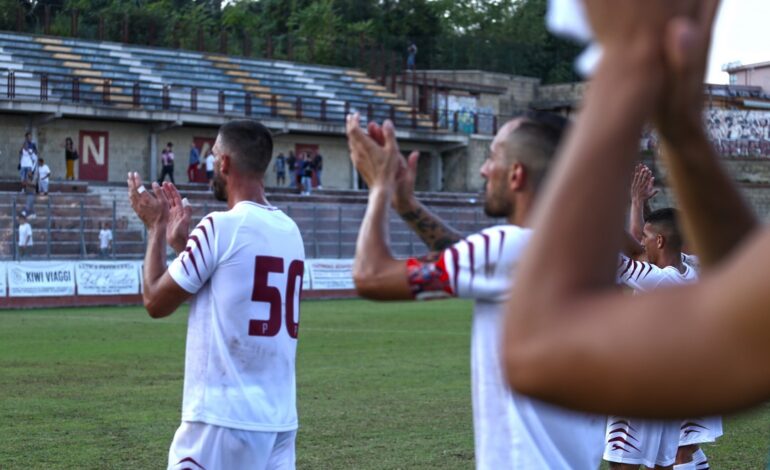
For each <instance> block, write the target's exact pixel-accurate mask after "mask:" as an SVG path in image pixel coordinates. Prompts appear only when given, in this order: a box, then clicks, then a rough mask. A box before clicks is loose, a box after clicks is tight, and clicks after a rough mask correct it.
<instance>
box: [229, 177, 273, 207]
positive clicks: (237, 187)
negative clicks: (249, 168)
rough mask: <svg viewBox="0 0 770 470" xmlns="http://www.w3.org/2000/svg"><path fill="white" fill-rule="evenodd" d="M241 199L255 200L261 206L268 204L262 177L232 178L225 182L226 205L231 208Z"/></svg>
mask: <svg viewBox="0 0 770 470" xmlns="http://www.w3.org/2000/svg"><path fill="white" fill-rule="evenodd" d="M243 201H249V202H256V203H257V204H261V205H263V206H269V205H270V203H269V202H268V201H267V197H266V196H265V183H264V180H262V179H255V178H253V177H252V178H247V179H244V178H233V179H232V180H230V181H228V183H227V207H228V209H232V208H233V207H235V205H236V204H238V203H239V202H243Z"/></svg>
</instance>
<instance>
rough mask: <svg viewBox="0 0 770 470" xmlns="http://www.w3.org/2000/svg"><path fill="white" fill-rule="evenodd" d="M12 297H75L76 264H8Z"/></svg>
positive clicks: (9, 286)
mask: <svg viewBox="0 0 770 470" xmlns="http://www.w3.org/2000/svg"><path fill="white" fill-rule="evenodd" d="M6 267H7V269H8V288H9V289H8V291H9V295H10V296H11V297H55V296H65V295H75V263H71V262H66V263H56V262H24V263H8V264H6Z"/></svg>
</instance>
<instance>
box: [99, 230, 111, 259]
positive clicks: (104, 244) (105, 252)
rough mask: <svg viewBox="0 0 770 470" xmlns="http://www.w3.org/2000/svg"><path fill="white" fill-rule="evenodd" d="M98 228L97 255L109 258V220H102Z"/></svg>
mask: <svg viewBox="0 0 770 470" xmlns="http://www.w3.org/2000/svg"><path fill="white" fill-rule="evenodd" d="M99 228H100V230H99V256H101V257H102V258H109V257H110V254H111V253H112V228H111V227H110V223H109V222H102V223H101V224H100V227H99Z"/></svg>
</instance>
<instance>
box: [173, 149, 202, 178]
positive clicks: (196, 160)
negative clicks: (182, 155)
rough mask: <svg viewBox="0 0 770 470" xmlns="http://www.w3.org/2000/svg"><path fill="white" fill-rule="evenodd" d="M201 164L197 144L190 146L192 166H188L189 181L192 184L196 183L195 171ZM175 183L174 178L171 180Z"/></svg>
mask: <svg viewBox="0 0 770 470" xmlns="http://www.w3.org/2000/svg"><path fill="white" fill-rule="evenodd" d="M200 164H201V154H200V152H199V151H198V147H196V146H195V142H192V143H191V144H190V164H189V165H188V166H187V181H188V182H190V183H192V182H193V181H195V171H196V170H197V169H198V167H199V166H200ZM171 180H172V181H173V178H172V179H171Z"/></svg>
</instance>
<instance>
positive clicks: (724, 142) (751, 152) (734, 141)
mask: <svg viewBox="0 0 770 470" xmlns="http://www.w3.org/2000/svg"><path fill="white" fill-rule="evenodd" d="M703 118H704V121H705V126H706V129H707V131H708V134H709V138H710V139H711V142H712V143H713V144H714V147H715V148H716V149H717V151H718V152H719V154H720V155H722V156H724V157H752V158H759V157H770V111H747V110H732V109H711V110H708V111H706V112H705V113H704V116H703ZM640 147H641V150H642V151H648V152H655V151H657V149H658V137H657V136H656V134H655V132H654V131H653V130H652V128H648V129H645V131H644V133H643V134H642V139H641V142H640Z"/></svg>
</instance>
